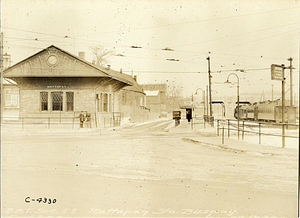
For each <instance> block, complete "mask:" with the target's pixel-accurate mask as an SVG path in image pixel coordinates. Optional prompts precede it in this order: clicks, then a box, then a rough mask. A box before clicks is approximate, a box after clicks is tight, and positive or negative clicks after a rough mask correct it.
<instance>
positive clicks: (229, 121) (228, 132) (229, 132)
mask: <svg viewBox="0 0 300 218" xmlns="http://www.w3.org/2000/svg"><path fill="white" fill-rule="evenodd" d="M229 122H230V121H229V120H228V138H229V137H230V124H229Z"/></svg>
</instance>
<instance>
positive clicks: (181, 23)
mask: <svg viewBox="0 0 300 218" xmlns="http://www.w3.org/2000/svg"><path fill="white" fill-rule="evenodd" d="M298 8H299V7H295V8H286V9H279V10H274V11H265V12H257V13H251V14H243V15H236V16H227V17H220V18H210V19H203V20H197V21H188V22H180V23H173V24H165V25H157V26H150V27H142V28H133V29H129V30H116V31H109V32H102V33H95V34H88V35H87V34H85V35H77V36H76V37H81V36H91V35H100V34H107V33H118V32H124V31H137V30H145V29H153V28H160V27H167V26H176V25H183V24H190V23H200V22H207V21H214V20H222V19H229V18H238V17H245V16H252V15H256V14H265V13H273V12H278V11H285V10H294V9H298Z"/></svg>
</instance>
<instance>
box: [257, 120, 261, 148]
mask: <svg viewBox="0 0 300 218" xmlns="http://www.w3.org/2000/svg"><path fill="white" fill-rule="evenodd" d="M260 126H261V123H258V135H259V144H261V127H260Z"/></svg>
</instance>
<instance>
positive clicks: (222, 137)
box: [222, 126, 224, 144]
mask: <svg viewBox="0 0 300 218" xmlns="http://www.w3.org/2000/svg"><path fill="white" fill-rule="evenodd" d="M222 144H224V126H223V128H222Z"/></svg>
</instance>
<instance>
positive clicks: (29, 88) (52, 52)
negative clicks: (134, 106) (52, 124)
mask: <svg viewBox="0 0 300 218" xmlns="http://www.w3.org/2000/svg"><path fill="white" fill-rule="evenodd" d="M3 76H4V78H7V79H9V80H12V81H14V82H15V83H16V84H17V86H18V88H19V105H18V107H19V116H20V117H23V118H24V117H25V118H26V117H36V118H41V119H42V118H49V117H50V118H55V117H60V118H74V117H77V116H78V114H79V113H81V112H85V113H89V114H90V115H91V125H92V126H95V127H98V126H103V125H104V126H105V125H108V124H109V123H111V122H112V121H113V119H114V113H115V112H120V109H121V108H120V104H119V98H118V97H119V91H120V90H121V89H123V88H125V87H126V86H132V85H134V84H133V82H132V81H130V80H129V79H128V76H125V74H122V72H119V71H114V70H112V69H110V67H109V66H108V67H107V68H104V67H99V66H96V65H94V64H92V63H89V62H87V61H85V60H84V57H83V56H82V57H78V56H76V55H73V54H71V53H69V52H67V51H64V50H62V49H60V48H58V47H56V46H54V45H51V46H49V47H48V48H46V49H44V50H42V51H40V52H38V53H36V54H34V55H32V56H30V57H28V58H26V59H25V60H23V61H21V62H19V63H17V64H15V65H13V66H11V67H9V68H7V69H6V70H5V71H4V74H3Z"/></svg>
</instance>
